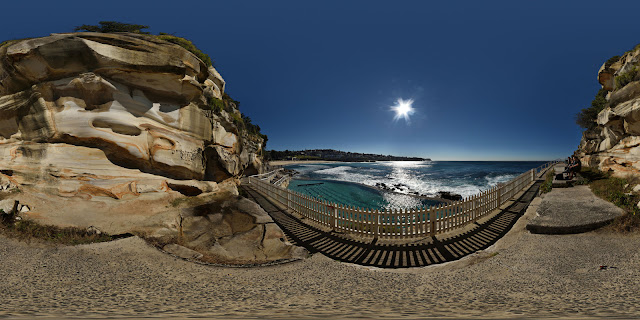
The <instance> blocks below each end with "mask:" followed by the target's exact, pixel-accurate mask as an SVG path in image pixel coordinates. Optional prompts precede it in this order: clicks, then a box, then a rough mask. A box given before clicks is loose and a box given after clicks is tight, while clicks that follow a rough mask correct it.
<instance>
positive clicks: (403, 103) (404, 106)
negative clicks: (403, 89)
mask: <svg viewBox="0 0 640 320" xmlns="http://www.w3.org/2000/svg"><path fill="white" fill-rule="evenodd" d="M412 104H413V99H409V100H403V99H398V101H396V104H395V105H394V106H392V107H391V110H392V111H395V113H396V115H395V116H394V117H393V120H395V121H398V120H400V118H404V120H405V121H406V122H409V116H410V115H412V114H413V113H414V112H415V109H413V107H412V106H411V105H412Z"/></svg>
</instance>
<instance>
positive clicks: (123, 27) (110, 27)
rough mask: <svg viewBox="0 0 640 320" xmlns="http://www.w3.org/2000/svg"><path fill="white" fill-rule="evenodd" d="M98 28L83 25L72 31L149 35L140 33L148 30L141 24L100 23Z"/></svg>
mask: <svg viewBox="0 0 640 320" xmlns="http://www.w3.org/2000/svg"><path fill="white" fill-rule="evenodd" d="M98 23H99V24H100V25H99V26H94V25H88V24H83V25H81V26H78V27H76V28H75V29H74V31H89V32H103V33H108V32H133V33H142V34H149V32H145V31H142V29H148V28H149V26H145V25H141V24H130V23H123V22H117V21H100V22H98Z"/></svg>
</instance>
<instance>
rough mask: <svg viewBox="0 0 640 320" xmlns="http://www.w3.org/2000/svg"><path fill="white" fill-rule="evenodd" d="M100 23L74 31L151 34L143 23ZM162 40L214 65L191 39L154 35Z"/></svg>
mask: <svg viewBox="0 0 640 320" xmlns="http://www.w3.org/2000/svg"><path fill="white" fill-rule="evenodd" d="M99 24H100V25H97V26H96V25H88V24H83V25H81V26H78V27H75V29H73V30H74V31H88V32H102V33H112V32H132V33H140V34H150V33H149V32H146V31H142V29H148V28H149V26H145V25H141V24H130V23H123V22H117V21H100V22H99ZM154 37H156V38H158V39H160V40H164V41H167V42H171V43H173V44H177V45H179V46H181V47H183V48H185V49H187V50H188V51H189V52H191V53H193V54H194V55H195V56H196V57H198V58H199V59H200V60H202V62H204V64H205V65H207V67H211V66H213V62H212V61H211V57H209V55H207V54H206V53H204V52H202V50H200V49H198V47H196V46H195V45H194V44H193V43H192V42H191V41H190V40H187V39H185V38H182V37H178V36H174V35H171V34H168V33H164V32H160V34H159V35H156V36H154Z"/></svg>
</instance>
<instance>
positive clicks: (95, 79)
mask: <svg viewBox="0 0 640 320" xmlns="http://www.w3.org/2000/svg"><path fill="white" fill-rule="evenodd" d="M0 57H1V58H0V59H1V61H2V64H0V146H1V147H2V148H5V149H6V148H13V149H14V150H15V148H16V147H17V146H18V145H20V144H24V143H26V142H29V143H34V142H35V143H65V144H70V145H79V146H88V147H93V148H99V149H101V150H102V151H103V152H104V153H105V156H106V157H107V159H109V160H110V161H111V162H113V163H114V164H116V165H118V166H122V167H127V168H136V169H139V170H141V171H143V172H147V173H152V174H156V175H161V176H166V177H170V178H175V179H197V180H202V179H206V180H214V181H218V182H219V181H222V180H224V179H226V178H229V177H232V176H236V175H238V174H239V173H241V172H242V171H243V170H244V169H245V168H247V167H249V166H250V165H251V166H252V168H253V167H254V166H255V165H256V163H254V162H252V161H249V159H246V157H241V155H242V154H243V152H244V151H245V150H246V149H248V148H250V146H249V141H248V140H252V143H254V142H253V141H255V140H256V139H255V138H254V139H248V137H244V136H243V134H242V132H239V130H238V129H237V128H236V126H235V125H234V123H233V120H232V117H231V115H229V113H227V112H226V111H220V112H218V113H216V112H214V111H212V110H210V108H209V107H208V106H207V99H211V98H218V99H219V98H222V94H223V92H224V91H223V90H224V86H225V82H224V80H223V79H222V77H220V75H219V74H218V72H216V71H215V69H213V68H207V67H206V66H205V65H204V63H203V62H202V61H200V60H199V59H198V58H196V57H195V56H194V55H193V54H191V53H190V52H188V51H187V50H185V49H183V48H181V47H179V46H177V45H174V44H170V43H168V42H164V41H161V40H157V39H155V38H153V37H152V36H145V35H137V34H102V33H73V34H55V35H52V36H50V37H45V38H37V39H31V40H24V41H20V42H17V43H11V44H10V45H7V46H4V47H3V48H0ZM235 112H237V110H235ZM260 143H261V141H260V140H258V144H260ZM260 147H261V146H259V147H258V148H257V149H258V150H257V151H259V149H260ZM205 149H208V150H209V151H208V152H205ZM253 152H256V150H253ZM254 154H255V153H254ZM243 160H244V161H243ZM258 162H259V163H258V164H257V165H258V166H261V162H260V161H258ZM259 169H260V168H259ZM219 170H222V172H217V171H219Z"/></svg>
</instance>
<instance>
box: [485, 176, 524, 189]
mask: <svg viewBox="0 0 640 320" xmlns="http://www.w3.org/2000/svg"><path fill="white" fill-rule="evenodd" d="M517 176H518V175H515V174H503V175H499V176H495V177H489V176H487V177H484V178H485V179H486V180H487V182H488V184H489V186H490V187H493V186H496V185H498V184H499V183H503V182H508V181H510V180H511V179H513V178H515V177H517Z"/></svg>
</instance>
